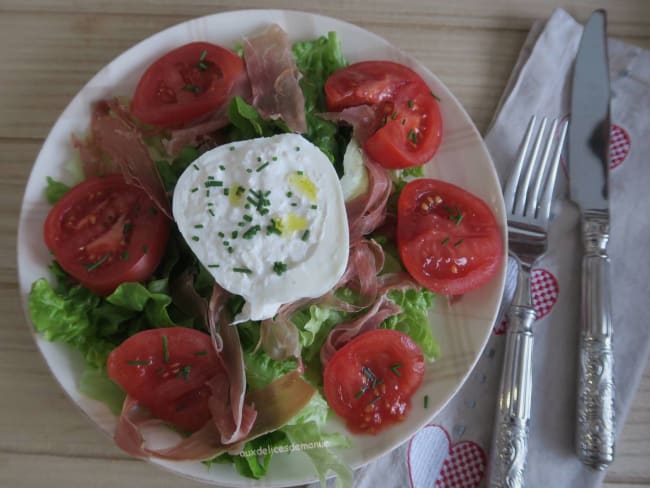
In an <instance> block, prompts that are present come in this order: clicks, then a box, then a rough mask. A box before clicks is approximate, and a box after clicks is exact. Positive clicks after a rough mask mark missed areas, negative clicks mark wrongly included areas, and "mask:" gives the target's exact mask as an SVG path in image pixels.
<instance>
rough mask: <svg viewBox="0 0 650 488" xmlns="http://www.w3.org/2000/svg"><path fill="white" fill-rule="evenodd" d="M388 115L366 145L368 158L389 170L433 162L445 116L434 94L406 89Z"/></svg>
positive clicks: (414, 87)
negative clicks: (442, 114)
mask: <svg viewBox="0 0 650 488" xmlns="http://www.w3.org/2000/svg"><path fill="white" fill-rule="evenodd" d="M384 111H385V112H384V113H385V114H384V117H385V119H384V120H385V122H384V123H383V124H382V125H381V127H380V128H379V129H378V130H377V132H375V133H374V134H373V135H372V136H370V137H369V138H368V140H366V142H365V144H364V145H363V148H364V149H365V150H366V152H367V153H368V155H369V156H370V157H371V158H372V159H374V160H375V161H377V162H379V163H380V164H381V165H382V166H383V167H384V168H388V169H402V168H408V167H411V166H421V165H423V164H425V163H426V162H428V161H430V160H431V158H433V156H434V154H435V153H436V151H437V150H438V147H440V143H441V142H442V116H441V114H440V109H439V108H438V102H436V100H435V98H433V97H432V96H431V92H430V90H429V89H428V88H427V87H422V86H421V85H418V84H409V85H406V86H404V87H402V88H401V89H400V90H399V92H398V94H397V95H396V96H395V98H394V100H393V103H391V104H388V105H387V106H385V107H384ZM393 114H394V115H393Z"/></svg>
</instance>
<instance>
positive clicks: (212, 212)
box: [208, 208, 214, 217]
mask: <svg viewBox="0 0 650 488" xmlns="http://www.w3.org/2000/svg"><path fill="white" fill-rule="evenodd" d="M208 213H209V214H210V215H212V216H213V217H214V211H213V210H212V209H211V208H209V209H208Z"/></svg>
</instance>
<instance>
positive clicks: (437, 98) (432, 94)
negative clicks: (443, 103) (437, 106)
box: [431, 92, 440, 101]
mask: <svg viewBox="0 0 650 488" xmlns="http://www.w3.org/2000/svg"><path fill="white" fill-rule="evenodd" d="M431 96H432V97H433V98H435V99H436V100H438V101H440V97H439V96H437V95H436V94H435V93H433V92H431Z"/></svg>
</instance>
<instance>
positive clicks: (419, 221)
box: [397, 179, 503, 295]
mask: <svg viewBox="0 0 650 488" xmlns="http://www.w3.org/2000/svg"><path fill="white" fill-rule="evenodd" d="M397 244H398V249H399V253H400V257H401V258H402V262H403V263H404V266H405V267H406V269H407V271H408V272H409V273H410V274H411V276H413V278H414V279H415V280H416V281H417V282H418V283H420V284H421V285H422V286H425V287H427V288H429V289H430V290H431V291H433V292H436V293H441V294H445V295H460V294H463V293H466V292H468V291H470V290H473V289H475V288H478V287H480V286H482V285H484V284H485V283H486V282H488V281H489V280H490V279H491V278H492V277H493V276H494V275H495V274H496V272H497V270H498V269H499V266H500V265H501V262H502V259H503V242H502V239H501V232H500V230H499V227H498V225H497V222H496V219H495V218H494V215H493V213H492V212H491V210H490V208H489V207H488V206H487V205H486V204H485V202H483V200H481V199H480V198H478V197H476V196H474V195H472V194H471V193H469V192H467V191H465V190H463V189H462V188H460V187H458V186H455V185H452V184H451V183H446V182H444V181H440V180H434V179H418V180H414V181H411V182H410V183H408V184H407V185H406V186H405V187H404V188H403V189H402V193H401V194H400V197H399V201H398V205H397Z"/></svg>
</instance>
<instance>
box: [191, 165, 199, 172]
mask: <svg viewBox="0 0 650 488" xmlns="http://www.w3.org/2000/svg"><path fill="white" fill-rule="evenodd" d="M192 166H193V167H194V169H195V170H197V171H200V170H199V167H198V166H197V165H196V164H193V165H192Z"/></svg>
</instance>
